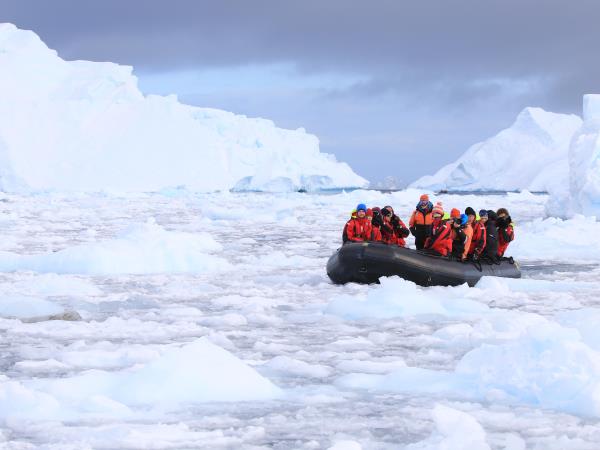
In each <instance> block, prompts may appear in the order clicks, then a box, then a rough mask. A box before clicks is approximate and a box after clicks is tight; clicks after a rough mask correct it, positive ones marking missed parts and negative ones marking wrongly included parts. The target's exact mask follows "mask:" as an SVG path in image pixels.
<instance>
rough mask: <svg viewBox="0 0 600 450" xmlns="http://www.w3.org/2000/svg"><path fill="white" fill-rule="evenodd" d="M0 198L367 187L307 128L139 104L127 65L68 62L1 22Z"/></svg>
mask: <svg viewBox="0 0 600 450" xmlns="http://www.w3.org/2000/svg"><path fill="white" fill-rule="evenodd" d="M0 67H2V70H1V71H0V98H2V102H0V189H2V190H4V191H17V190H22V189H25V188H27V189H33V190H67V191H99V190H115V191H156V190H159V189H161V188H165V187H174V186H186V187H187V188H189V189H193V190H198V191H215V190H223V189H231V188H237V189H238V190H271V191H281V190H284V191H291V190H298V189H306V190H315V189H323V188H325V189H326V188H339V187H363V186H366V185H367V181H366V180H365V179H363V178H361V177H360V176H358V175H356V174H355V173H354V172H353V171H352V169H351V168H350V167H349V166H348V165H347V164H345V163H339V162H337V161H336V160H335V158H334V157H333V156H332V155H327V154H323V153H320V152H319V142H318V139H317V138H316V137H315V136H313V135H310V134H307V133H306V132H305V131H304V130H303V129H298V130H295V131H292V130H284V129H281V128H277V127H275V125H274V124H273V122H271V121H269V120H264V119H249V118H246V117H245V116H238V115H235V114H232V113H229V112H226V111H220V110H216V109H210V108H198V107H193V106H188V105H184V104H181V103H179V102H178V101H177V99H176V97H175V96H168V97H162V96H156V95H148V96H144V95H143V94H142V93H141V92H140V91H139V89H138V87H137V79H136V77H135V76H134V75H132V71H133V69H132V67H129V66H120V65H117V64H113V63H98V62H90V61H64V60H63V59H61V58H60V57H59V56H58V55H57V53H56V52H55V51H53V50H50V49H49V48H48V47H47V46H46V45H45V44H44V43H43V42H42V41H41V40H40V39H39V37H38V36H37V35H36V34H35V33H33V32H32V31H24V30H20V29H18V28H16V27H15V26H14V25H11V24H0Z"/></svg>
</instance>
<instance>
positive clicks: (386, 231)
mask: <svg viewBox="0 0 600 450" xmlns="http://www.w3.org/2000/svg"><path fill="white" fill-rule="evenodd" d="M392 211H393V210H392V209H391V207H390V208H388V207H387V206H386V207H384V208H382V209H381V242H385V243H386V244H389V245H396V244H398V236H396V233H395V232H394V226H393V225H392V215H393V213H392Z"/></svg>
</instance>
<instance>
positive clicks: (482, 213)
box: [479, 209, 488, 217]
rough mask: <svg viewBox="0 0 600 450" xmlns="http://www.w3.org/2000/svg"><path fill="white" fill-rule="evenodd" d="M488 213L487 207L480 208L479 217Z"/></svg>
mask: <svg viewBox="0 0 600 450" xmlns="http://www.w3.org/2000/svg"><path fill="white" fill-rule="evenodd" d="M487 215H488V212H487V209H480V210H479V217H487Z"/></svg>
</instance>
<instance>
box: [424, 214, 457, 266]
mask: <svg viewBox="0 0 600 450" xmlns="http://www.w3.org/2000/svg"><path fill="white" fill-rule="evenodd" d="M431 215H432V222H431V236H429V237H428V238H427V239H426V240H425V244H424V248H425V249H426V250H427V251H429V252H431V253H434V254H436V255H441V256H447V255H448V253H450V252H451V251H452V229H451V227H450V223H449V221H446V220H443V217H444V208H443V207H442V203H441V202H438V203H436V205H435V206H434V207H433V208H432V211H431Z"/></svg>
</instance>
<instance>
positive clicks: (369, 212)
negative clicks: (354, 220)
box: [366, 208, 373, 217]
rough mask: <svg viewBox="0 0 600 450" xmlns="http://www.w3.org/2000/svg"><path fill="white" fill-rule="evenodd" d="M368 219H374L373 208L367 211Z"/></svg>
mask: <svg viewBox="0 0 600 450" xmlns="http://www.w3.org/2000/svg"><path fill="white" fill-rule="evenodd" d="M366 215H367V217H373V210H372V209H371V208H369V209H367V214H366Z"/></svg>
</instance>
